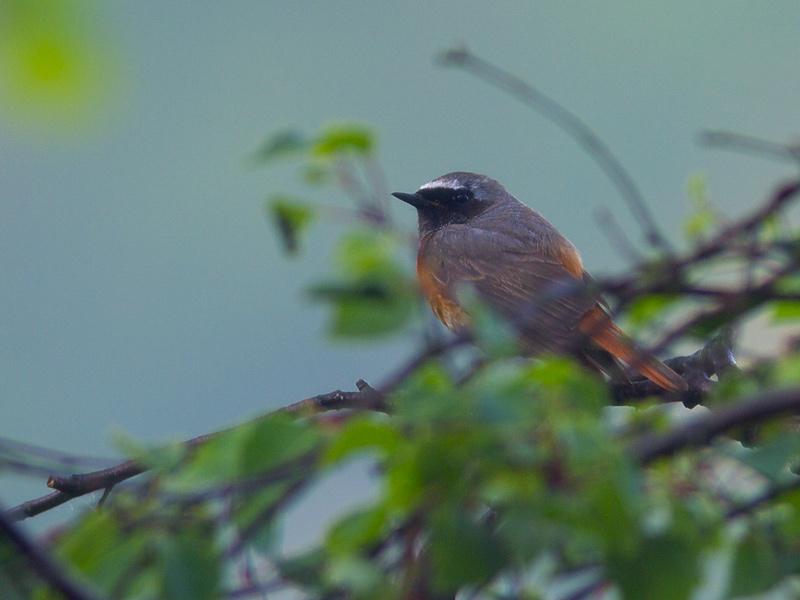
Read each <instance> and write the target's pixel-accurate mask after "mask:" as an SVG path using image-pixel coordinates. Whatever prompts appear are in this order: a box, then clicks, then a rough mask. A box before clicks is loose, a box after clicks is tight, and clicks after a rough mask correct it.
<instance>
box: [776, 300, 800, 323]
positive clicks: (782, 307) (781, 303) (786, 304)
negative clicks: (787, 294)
mask: <svg viewBox="0 0 800 600" xmlns="http://www.w3.org/2000/svg"><path fill="white" fill-rule="evenodd" d="M798 319H800V302H798V301H796V300H777V301H775V302H773V303H772V320H773V321H775V322H777V323H785V322H787V321H797V320H798Z"/></svg>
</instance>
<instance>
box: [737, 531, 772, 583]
mask: <svg viewBox="0 0 800 600" xmlns="http://www.w3.org/2000/svg"><path fill="white" fill-rule="evenodd" d="M779 574H780V568H779V561H778V557H777V556H776V549H775V548H774V546H773V544H772V543H770V541H769V540H768V538H767V537H766V536H765V535H764V534H762V533H761V532H759V531H758V530H753V531H750V532H749V533H748V534H747V535H746V536H745V537H744V538H743V539H742V540H741V541H740V542H739V545H738V546H737V548H736V554H735V555H734V559H733V565H732V567H731V580H730V583H729V587H728V596H729V597H738V596H750V595H752V594H757V593H759V592H763V591H766V590H768V589H769V588H771V587H773V586H774V585H775V584H776V583H778V581H779Z"/></svg>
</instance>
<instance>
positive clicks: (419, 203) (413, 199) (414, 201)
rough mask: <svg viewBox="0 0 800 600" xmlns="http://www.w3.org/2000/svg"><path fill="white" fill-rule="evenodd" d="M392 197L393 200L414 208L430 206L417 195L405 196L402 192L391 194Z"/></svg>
mask: <svg viewBox="0 0 800 600" xmlns="http://www.w3.org/2000/svg"><path fill="white" fill-rule="evenodd" d="M392 196H394V197H395V198H397V199H399V200H402V201H403V202H406V203H408V204H410V205H411V206H413V207H414V208H424V207H426V206H430V204H431V203H430V202H429V201H427V200H426V199H425V198H423V197H422V196H420V195H419V194H406V193H404V192H392Z"/></svg>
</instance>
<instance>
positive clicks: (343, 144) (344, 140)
mask: <svg viewBox="0 0 800 600" xmlns="http://www.w3.org/2000/svg"><path fill="white" fill-rule="evenodd" d="M374 147H375V138H374V135H373V133H372V131H371V130H370V129H369V128H368V127H365V126H363V125H357V124H342V125H332V126H330V127H327V128H326V129H325V130H324V131H323V132H322V134H321V135H320V136H319V138H317V140H316V142H315V143H314V147H313V150H312V153H313V154H315V155H316V156H319V157H325V158H329V157H334V156H337V155H339V154H343V153H348V154H356V155H361V156H365V155H368V154H370V153H372V151H373V149H374Z"/></svg>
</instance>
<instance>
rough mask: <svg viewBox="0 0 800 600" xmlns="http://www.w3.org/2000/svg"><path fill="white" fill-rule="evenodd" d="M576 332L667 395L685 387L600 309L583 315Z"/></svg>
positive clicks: (685, 388) (681, 379) (671, 371)
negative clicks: (578, 331) (579, 331)
mask: <svg viewBox="0 0 800 600" xmlns="http://www.w3.org/2000/svg"><path fill="white" fill-rule="evenodd" d="M579 329H580V330H581V333H583V334H585V335H587V336H589V338H590V339H591V340H592V341H593V342H594V343H595V344H597V345H598V346H600V347H601V348H602V349H603V350H605V351H606V352H609V353H611V354H612V355H613V356H614V357H616V358H618V359H619V360H621V361H622V362H624V363H625V364H627V365H628V366H629V367H632V368H634V369H636V370H637V371H639V373H641V374H642V375H644V376H645V377H647V378H648V379H649V380H650V381H652V382H653V383H655V384H656V385H658V386H660V387H662V388H664V389H665V390H668V391H670V392H683V391H686V390H687V389H688V388H689V386H688V385H686V381H685V380H684V379H683V377H681V376H680V375H678V374H677V373H676V372H675V371H673V370H672V369H670V368H669V367H668V366H667V365H665V364H664V363H663V362H661V361H660V360H658V359H657V358H656V357H655V356H652V355H650V354H648V353H646V352H645V351H644V350H642V349H641V348H638V347H637V346H636V344H635V343H634V341H633V340H632V339H630V338H629V337H628V336H627V335H625V332H623V331H622V330H621V329H620V328H619V327H617V326H616V325H615V324H614V322H613V321H612V320H611V318H610V317H609V316H608V315H607V314H606V313H605V311H603V309H601V308H599V307H598V308H595V309H593V310H591V311H589V312H588V313H586V314H585V315H584V317H583V318H582V319H581V322H580V325H579Z"/></svg>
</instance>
